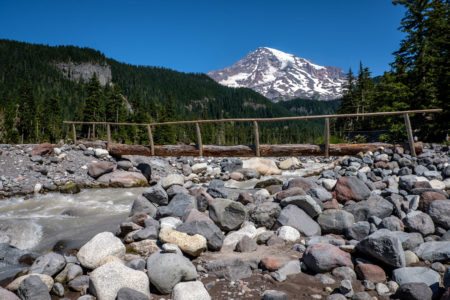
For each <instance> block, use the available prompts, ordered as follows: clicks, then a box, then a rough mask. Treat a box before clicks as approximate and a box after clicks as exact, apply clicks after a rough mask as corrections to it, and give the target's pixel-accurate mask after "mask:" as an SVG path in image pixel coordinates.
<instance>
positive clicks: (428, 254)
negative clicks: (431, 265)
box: [414, 241, 450, 262]
mask: <svg viewBox="0 0 450 300" xmlns="http://www.w3.org/2000/svg"><path fill="white" fill-rule="evenodd" d="M414 253H416V255H417V256H418V257H420V258H421V259H422V260H428V261H431V262H435V261H442V262H448V261H449V260H450V241H432V242H426V243H423V244H421V245H420V246H419V247H417V248H416V249H414Z"/></svg>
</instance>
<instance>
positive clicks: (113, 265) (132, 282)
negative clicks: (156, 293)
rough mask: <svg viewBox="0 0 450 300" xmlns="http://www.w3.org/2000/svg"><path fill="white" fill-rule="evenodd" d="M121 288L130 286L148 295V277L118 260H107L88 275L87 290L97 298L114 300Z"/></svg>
mask: <svg viewBox="0 0 450 300" xmlns="http://www.w3.org/2000/svg"><path fill="white" fill-rule="evenodd" d="M122 288H130V289H132V290H135V291H137V292H140V293H142V294H144V295H146V296H147V297H148V298H150V297H151V295H150V285H149V281H148V277H147V276H146V275H145V273H144V272H141V271H136V270H133V269H131V268H128V267H126V266H125V265H123V264H121V263H118V262H109V263H106V264H104V265H103V266H101V267H99V268H97V269H95V270H94V271H93V272H91V273H90V275H89V292H90V293H92V294H93V295H94V296H96V297H97V299H98V300H116V296H117V293H118V292H119V290H120V289H122Z"/></svg>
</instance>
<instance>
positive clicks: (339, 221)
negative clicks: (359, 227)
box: [317, 209, 355, 234]
mask: <svg viewBox="0 0 450 300" xmlns="http://www.w3.org/2000/svg"><path fill="white" fill-rule="evenodd" d="M317 222H318V223H319V225H320V228H321V229H322V233H335V234H344V233H345V232H346V231H347V229H348V228H350V227H351V226H352V225H353V223H355V217H354V216H353V215H352V214H351V213H349V212H347V211H345V210H340V209H328V210H326V211H324V212H323V214H321V215H320V216H319V217H318V218H317Z"/></svg>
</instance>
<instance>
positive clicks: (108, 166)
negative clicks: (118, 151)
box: [88, 161, 114, 178]
mask: <svg viewBox="0 0 450 300" xmlns="http://www.w3.org/2000/svg"><path fill="white" fill-rule="evenodd" d="M113 170H114V163H112V162H110V161H99V162H93V163H91V164H90V165H89V166H88V175H89V176H91V177H92V178H98V177H100V176H102V175H103V174H106V173H110V172H112V171H113Z"/></svg>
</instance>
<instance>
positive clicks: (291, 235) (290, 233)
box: [277, 226, 300, 242]
mask: <svg viewBox="0 0 450 300" xmlns="http://www.w3.org/2000/svg"><path fill="white" fill-rule="evenodd" d="M277 235H278V236H279V237H280V238H282V239H283V240H285V241H286V242H295V241H297V240H298V239H299V238H300V232H298V230H297V229H295V228H293V227H291V226H281V227H280V228H278V230H277Z"/></svg>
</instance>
